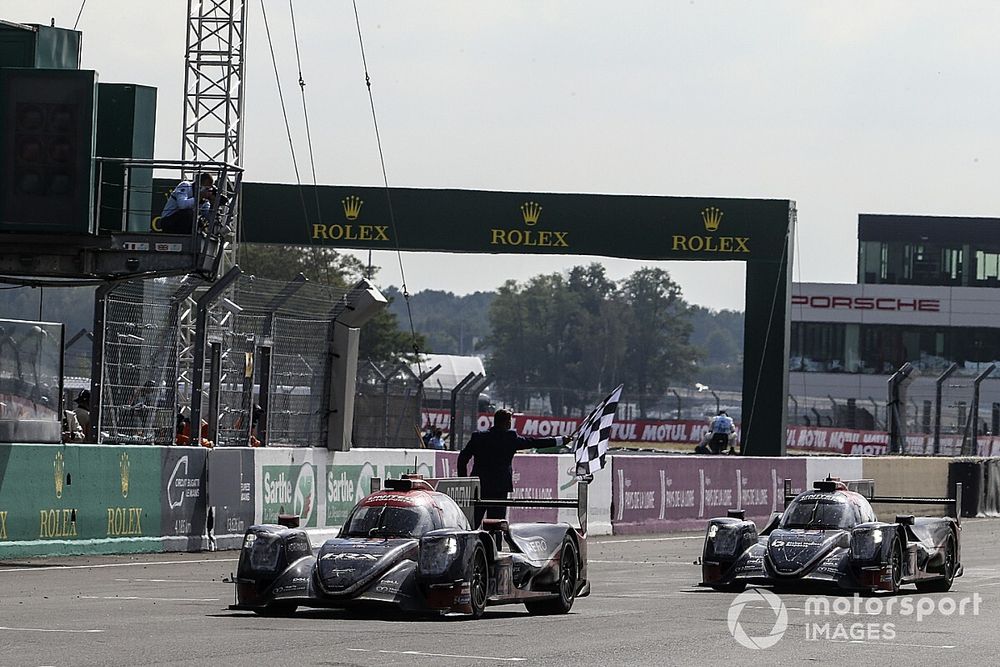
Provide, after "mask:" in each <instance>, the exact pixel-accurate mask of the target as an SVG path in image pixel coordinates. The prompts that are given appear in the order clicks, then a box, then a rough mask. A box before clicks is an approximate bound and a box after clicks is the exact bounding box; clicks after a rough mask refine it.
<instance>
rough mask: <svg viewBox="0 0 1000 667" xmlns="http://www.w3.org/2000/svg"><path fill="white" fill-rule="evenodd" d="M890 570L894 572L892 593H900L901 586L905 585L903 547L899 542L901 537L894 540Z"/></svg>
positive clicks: (890, 590)
mask: <svg viewBox="0 0 1000 667" xmlns="http://www.w3.org/2000/svg"><path fill="white" fill-rule="evenodd" d="M889 570H890V572H891V573H892V581H891V582H890V584H891V585H892V588H890V589H889V592H890V593H898V592H899V587H900V586H902V585H903V547H902V546H901V545H900V544H899V539H898V538H897V539H895V540H893V543H892V555H891V556H889Z"/></svg>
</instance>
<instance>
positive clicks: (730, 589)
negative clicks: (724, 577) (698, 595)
mask: <svg viewBox="0 0 1000 667" xmlns="http://www.w3.org/2000/svg"><path fill="white" fill-rule="evenodd" d="M712 589H713V590H716V591H721V592H723V593H742V592H743V591H745V590H746V589H747V585H746V583H744V582H742V581H737V582H734V583H731V584H712Z"/></svg>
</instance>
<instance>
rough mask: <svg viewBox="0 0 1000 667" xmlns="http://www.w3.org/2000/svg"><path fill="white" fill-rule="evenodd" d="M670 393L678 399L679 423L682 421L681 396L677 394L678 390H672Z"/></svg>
mask: <svg viewBox="0 0 1000 667" xmlns="http://www.w3.org/2000/svg"><path fill="white" fill-rule="evenodd" d="M670 393H671V394H673V395H674V396H676V397H677V421H680V420H681V404H682V401H681V395H680V394H678V393H677V390H676V389H671V390H670Z"/></svg>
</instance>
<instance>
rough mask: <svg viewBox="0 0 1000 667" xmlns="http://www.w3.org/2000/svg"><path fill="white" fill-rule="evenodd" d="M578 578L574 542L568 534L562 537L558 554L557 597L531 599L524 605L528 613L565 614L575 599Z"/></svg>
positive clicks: (578, 564)
mask: <svg viewBox="0 0 1000 667" xmlns="http://www.w3.org/2000/svg"><path fill="white" fill-rule="evenodd" d="M579 578H580V562H579V560H578V559H577V556H576V544H574V543H573V539H572V538H570V537H569V536H567V537H565V538H563V543H562V547H561V549H560V556H559V581H558V584H557V587H558V592H559V597H557V598H553V599H550V600H532V601H530V602H525V603H524V606H525V607H526V608H527V609H528V613H529V614H536V615H545V616H548V615H552V614H567V613H569V610H570V609H572V608H573V602H574V601H575V600H576V588H577V582H578V580H579Z"/></svg>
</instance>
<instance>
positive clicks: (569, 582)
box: [230, 475, 590, 618]
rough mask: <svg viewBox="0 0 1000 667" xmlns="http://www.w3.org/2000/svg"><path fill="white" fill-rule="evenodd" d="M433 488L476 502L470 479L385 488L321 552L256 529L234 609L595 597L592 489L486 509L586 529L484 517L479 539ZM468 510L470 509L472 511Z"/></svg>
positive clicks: (452, 607)
mask: <svg viewBox="0 0 1000 667" xmlns="http://www.w3.org/2000/svg"><path fill="white" fill-rule="evenodd" d="M463 481H464V482H465V484H464V485H463V483H462V482H463ZM432 483H433V484H434V485H436V486H438V488H439V489H443V488H449V489H463V488H464V490H465V492H466V493H464V494H461V493H459V494H456V496H457V497H459V498H460V499H461V498H462V496H463V495H464V496H465V498H469V497H471V498H472V499H473V502H475V499H476V498H478V479H475V478H469V479H466V480H461V479H459V480H456V479H454V478H453V479H449V480H424V479H422V478H420V477H419V476H417V475H407V476H404V478H403V479H399V480H387V481H386V487H387V488H385V489H382V490H378V491H375V492H373V493H372V494H370V495H368V496H367V497H366V498H364V499H363V500H361V502H359V503H358V504H357V505H356V506H355V507H354V509H353V510H351V513H350V515H349V516H348V518H347V520H346V521H345V523H344V526H343V528H342V529H341V531H340V534H339V536H338V537H336V538H334V539H331V540H327V542H326V543H324V544H323V545H322V546H321V547H320V548H319V551H318V553H316V554H314V553H313V550H312V547H311V545H310V543H309V536H308V535H307V534H306V532H305V531H304V530H300V529H298V528H292V527H286V526H279V525H257V526H251V527H250V528H249V529H248V530H247V532H246V535H245V537H244V541H243V548H242V551H241V552H240V560H239V566H238V570H237V574H236V577H235V583H236V604H235V605H232V606H231V607H230V608H231V609H246V610H251V611H254V612H256V613H258V614H262V615H286V614H290V613H293V612H294V611H295V610H296V609H297V608H298V607H336V608H344V607H350V606H355V605H364V604H368V605H379V604H382V605H390V606H393V607H395V608H397V609H400V610H402V611H408V612H428V613H434V614H466V615H469V616H472V617H474V618H478V617H480V616H482V614H483V610H484V609H485V608H486V607H487V605H495V604H514V603H521V604H524V605H525V606H526V607H527V608H528V611H529V612H531V613H535V614H564V613H566V612H568V611H569V610H570V608H571V607H572V606H573V602H574V600H575V599H576V598H577V597H583V596H586V595H588V594H589V593H590V583H589V582H588V581H587V541H586V525H585V521H586V519H585V511H586V487H585V485H580V487H579V488H580V498H579V499H578V500H547V501H541V500H537V501H535V500H518V501H512V500H508V501H492V500H491V501H490V504H505V505H508V506H543V507H578V508H582V510H581V514H580V516H581V528H580V529H579V530H578V529H575V528H573V527H572V526H570V525H569V524H566V523H514V524H508V522H507V521H500V520H487V521H485V522H484V527H483V529H481V530H479V529H475V528H472V527H471V526H470V524H469V519H468V516H467V514H468V513H467V512H466V511H463V508H462V507H460V506H459V504H458V503H456V502H455V500H454V499H453V498H452V497H450V496H449V495H446V494H445V493H442V492H440V490H435V488H434V485H432ZM470 484H471V487H470ZM470 488H471V489H472V491H471V493H470V492H469V490H470ZM465 504H466V508H465V509H466V510H468V509H469V508H470V507H471V503H469V502H466V503H465Z"/></svg>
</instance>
